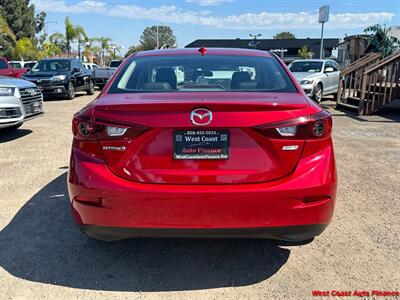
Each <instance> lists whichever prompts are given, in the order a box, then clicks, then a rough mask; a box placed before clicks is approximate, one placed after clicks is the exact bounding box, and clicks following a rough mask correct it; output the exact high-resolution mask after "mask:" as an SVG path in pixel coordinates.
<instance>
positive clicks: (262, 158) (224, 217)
mask: <svg viewBox="0 0 400 300" xmlns="http://www.w3.org/2000/svg"><path fill="white" fill-rule="evenodd" d="M157 55H199V53H198V52H197V49H177V50H168V51H148V52H147V51H146V52H143V53H140V54H137V56H157ZM206 55H243V56H265V57H270V58H271V57H272V55H271V54H269V53H266V52H261V51H254V50H240V49H209V50H208V52H207V54H206ZM127 60H129V59H127ZM126 63H127V62H126V61H125V62H124V63H123V64H122V65H121V66H120V68H119V69H118V71H117V72H116V73H115V74H114V76H113V78H112V79H111V80H110V83H109V84H107V86H106V87H105V88H104V90H103V92H102V94H101V95H100V97H99V98H97V99H96V100H95V101H94V102H92V103H91V104H90V105H88V106H87V107H86V108H85V109H84V110H83V111H81V112H80V113H83V114H86V116H89V117H90V119H92V118H93V119H95V120H96V122H97V123H99V124H100V123H102V124H103V123H104V124H113V125H116V126H122V127H126V128H129V129H128V133H129V130H133V129H132V128H135V130H137V132H140V133H137V134H136V133H135V136H134V137H129V136H128V137H126V136H124V137H121V138H112V139H109V138H105V137H104V135H102V133H97V134H96V135H93V138H92V139H89V140H85V139H80V138H76V137H75V138H74V141H73V146H72V153H71V163H70V169H69V176H68V178H69V179H68V187H69V194H70V199H71V207H72V211H73V217H74V220H75V222H76V223H77V224H78V225H80V228H81V229H82V230H83V231H84V232H86V233H87V234H88V235H90V236H93V237H96V238H99V239H103V240H114V239H120V238H127V237H135V236H158V235H162V236H187V235H189V236H204V235H203V234H201V231H196V230H211V232H207V234H206V236H213V230H215V231H214V232H218V231H220V230H233V234H232V232H230V233H228V234H227V235H226V236H235V237H236V236H238V237H254V236H257V237H258V236H261V237H273V238H281V239H286V240H303V239H307V238H311V237H313V236H315V235H318V234H319V233H320V232H322V231H323V229H324V228H325V226H326V225H327V224H328V223H329V222H330V220H331V218H332V215H333V210H334V205H335V198H336V185H337V177H336V169H335V159H334V153H333V146H332V141H331V137H330V134H329V135H327V136H326V137H323V138H316V139H314V138H312V137H311V138H309V137H308V136H307V135H304V136H299V137H296V138H286V137H276V136H273V135H272V136H271V135H270V133H268V134H267V132H269V131H268V128H269V127H268V126H267V127H265V125H264V124H283V123H285V122H287V121H288V120H298V119H299V118H300V119H305V120H306V122H309V121H310V122H311V120H312V118H313V116H315V115H318V113H320V112H321V111H322V109H321V108H320V107H319V106H318V105H316V104H314V103H313V102H312V101H311V100H309V99H308V98H307V96H305V94H304V92H303V91H302V89H301V88H300V87H299V86H298V85H297V84H296V81H295V80H294V79H293V77H292V76H291V74H290V72H289V71H288V70H287V68H286V66H285V65H284V64H283V63H282V62H280V64H281V65H282V67H283V68H284V69H285V70H286V72H288V74H289V77H290V78H291V80H292V81H293V83H294V85H295V86H296V89H297V93H266V92H222V93H215V92H181V93H177V92H162V93H152V92H151V93H132V94H109V93H108V90H109V87H110V84H112V82H113V80H114V79H115V78H116V76H118V73H119V72H120V70H121V68H123V66H124V64H126ZM196 108H207V109H209V110H210V111H212V113H213V121H212V122H211V123H210V124H209V125H207V126H202V127H201V128H199V127H196V126H194V125H193V124H192V123H191V121H190V118H189V114H190V112H191V111H192V110H194V109H196ZM89 117H88V118H89ZM329 119H330V117H329ZM307 124H308V123H307ZM263 126H264V127H265V128H267V129H265V128H264V127H263ZM307 128H309V127H307ZM181 129H182V130H191V129H196V130H199V129H213V130H214V129H215V130H229V132H230V140H231V144H230V156H229V159H224V160H193V159H186V160H175V159H174V157H173V155H172V152H173V139H172V136H173V133H174V131H175V130H181ZM75 130H76V129H75ZM307 130H308V129H307ZM135 132H136V131H135ZM291 146H294V147H297V148H295V149H293V150H292V151H283V149H284V147H291ZM116 149H117V150H118V151H116ZM121 149H123V150H122V151H120V150H121ZM302 226H303V227H302ZM304 226H305V227H304ZM307 226H315V227H312V228H311V229H308V228H309V227H307ZM281 228H284V230H283V231H280V230H278V229H281ZM292 228H301V229H300V230H299V231H296V230H295V229H293V230H292ZM130 229H132V230H136V231H130ZM140 229H143V230H151V229H165V230H172V231H162V232H161V233H154V232H151V231H150V232H149V231H145V232H144V233H143V232H138V231H137V230H140ZM246 229H257V230H258V229H260V230H261V234H260V233H259V232H258V231H257V234H255V233H254V232H244V233H238V234H235V231H236V232H239V231H241V230H246ZM174 230H178V232H176V231H174ZM179 230H183V232H184V233H183V234H179ZM186 230H195V231H194V232H190V234H186ZM271 230H272V231H271ZM274 230H275V231H274ZM196 233H199V234H196ZM263 233H265V234H263ZM222 236H224V235H223V234H222Z"/></svg>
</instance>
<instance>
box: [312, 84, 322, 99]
mask: <svg viewBox="0 0 400 300" xmlns="http://www.w3.org/2000/svg"><path fill="white" fill-rule="evenodd" d="M323 91H324V89H323V88H322V84H320V83H318V84H317V86H316V87H315V91H314V95H313V99H314V101H315V102H317V103H320V102H321V101H322V93H323Z"/></svg>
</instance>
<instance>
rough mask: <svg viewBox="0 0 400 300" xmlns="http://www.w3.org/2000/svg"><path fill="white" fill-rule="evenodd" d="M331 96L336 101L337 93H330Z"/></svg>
mask: <svg viewBox="0 0 400 300" xmlns="http://www.w3.org/2000/svg"><path fill="white" fill-rule="evenodd" d="M332 96H333V101H337V93H334V94H332Z"/></svg>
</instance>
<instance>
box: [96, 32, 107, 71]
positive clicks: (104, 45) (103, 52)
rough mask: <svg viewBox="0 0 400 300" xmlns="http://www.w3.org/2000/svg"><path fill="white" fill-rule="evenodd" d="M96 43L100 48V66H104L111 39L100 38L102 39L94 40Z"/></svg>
mask: <svg viewBox="0 0 400 300" xmlns="http://www.w3.org/2000/svg"><path fill="white" fill-rule="evenodd" d="M96 41H97V42H98V43H99V46H100V64H101V65H105V61H106V54H107V53H108V51H109V49H110V42H111V39H110V38H108V37H104V36H102V37H99V38H96Z"/></svg>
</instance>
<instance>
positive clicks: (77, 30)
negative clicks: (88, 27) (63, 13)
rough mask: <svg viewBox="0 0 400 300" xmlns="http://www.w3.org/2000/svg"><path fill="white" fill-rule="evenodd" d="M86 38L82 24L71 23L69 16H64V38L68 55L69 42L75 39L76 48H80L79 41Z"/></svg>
mask: <svg viewBox="0 0 400 300" xmlns="http://www.w3.org/2000/svg"><path fill="white" fill-rule="evenodd" d="M87 38H88V37H87V35H86V32H85V30H84V29H83V27H82V26H79V25H74V24H72V23H71V20H70V19H69V17H66V18H65V39H66V43H67V52H68V57H70V55H71V42H72V41H74V40H77V41H78V49H80V45H81V42H82V41H83V40H85V39H87ZM79 55H80V54H79Z"/></svg>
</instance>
